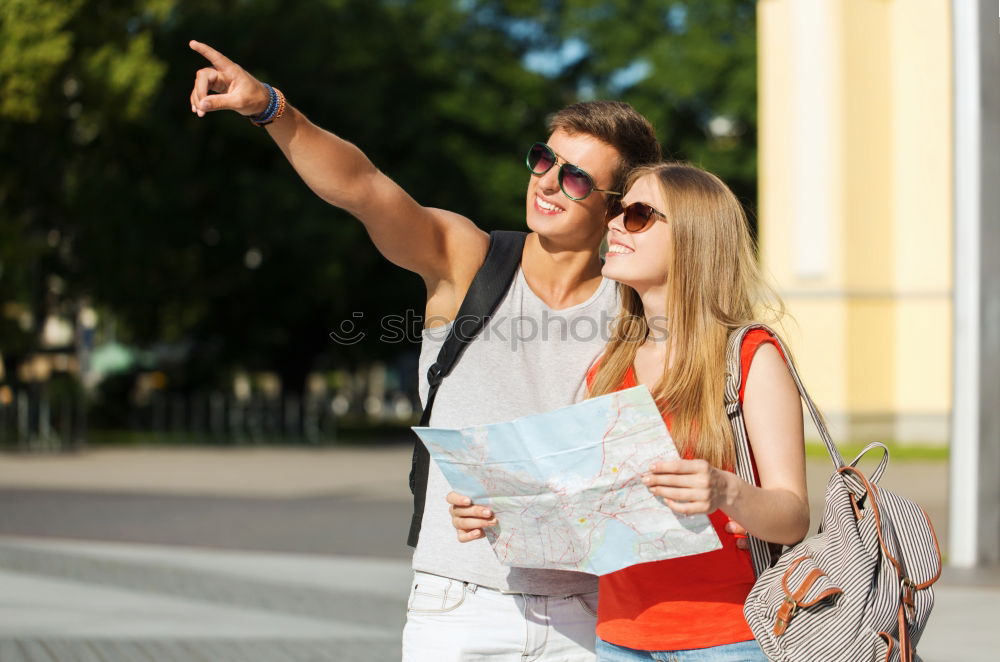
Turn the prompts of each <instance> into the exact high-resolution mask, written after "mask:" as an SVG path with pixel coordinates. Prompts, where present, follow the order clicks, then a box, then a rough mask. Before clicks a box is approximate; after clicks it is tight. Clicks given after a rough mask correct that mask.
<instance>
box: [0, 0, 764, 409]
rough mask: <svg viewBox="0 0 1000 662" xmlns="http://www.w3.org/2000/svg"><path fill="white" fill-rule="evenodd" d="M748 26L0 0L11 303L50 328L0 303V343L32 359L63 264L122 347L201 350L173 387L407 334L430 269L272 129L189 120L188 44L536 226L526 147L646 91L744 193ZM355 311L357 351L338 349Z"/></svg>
mask: <svg viewBox="0 0 1000 662" xmlns="http://www.w3.org/2000/svg"><path fill="white" fill-rule="evenodd" d="M754 20H755V18H754V3H753V2H752V1H750V0H730V1H728V2H726V1H723V0H704V1H703V2H694V1H693V0H686V1H672V2H663V1H657V0H630V1H629V2H625V1H624V0H621V1H619V0H604V1H599V0H533V1H532V2H528V1H527V0H521V1H513V0H509V1H500V0H462V1H461V2H457V1H455V0H316V1H311V2H299V3H289V2H278V1H277V0H205V1H204V2H195V1H194V0H116V1H115V2H110V1H109V0H4V1H3V3H2V4H0V21H2V23H0V146H2V152H3V154H4V155H7V156H8V160H7V162H6V167H4V168H3V169H2V170H0V301H3V302H14V303H18V302H20V303H21V304H23V305H24V306H25V307H27V308H29V309H32V310H34V311H35V320H36V328H34V329H32V330H30V331H29V332H28V333H24V332H22V331H21V330H20V327H18V326H17V324H15V323H14V321H12V320H11V319H8V317H6V316H2V315H0V318H2V320H3V321H2V323H0V347H2V349H3V350H4V352H5V354H7V355H9V354H10V353H11V352H15V353H17V352H25V351H28V350H29V349H30V346H31V339H32V338H33V337H36V336H37V331H38V329H37V322H38V321H39V320H40V319H41V313H43V312H44V310H45V309H46V307H47V306H51V305H53V298H52V292H51V287H50V286H51V283H52V282H53V281H52V278H51V277H52V276H56V277H58V279H59V281H60V282H62V283H64V284H65V285H64V287H63V289H62V293H61V294H60V295H59V297H60V298H61V299H62V300H63V301H69V302H71V301H74V300H78V299H80V298H81V297H89V298H91V299H93V300H94V301H96V302H97V303H98V304H100V306H102V307H103V308H104V309H106V310H109V311H111V312H112V313H113V315H114V316H115V317H116V318H117V319H118V320H119V321H120V324H119V331H120V333H119V337H120V338H121V339H123V340H125V341H127V342H134V343H137V344H143V345H151V344H153V343H162V342H167V343H173V344H174V345H175V346H184V347H187V348H189V352H188V354H187V355H186V359H185V360H184V361H183V362H182V363H180V364H179V365H178V366H177V367H176V368H175V369H174V370H173V372H172V373H171V377H172V381H173V383H174V384H175V385H180V386H190V387H195V386H200V385H205V384H208V383H211V382H213V381H215V380H219V379H220V378H221V376H224V375H225V374H226V372H227V370H228V369H229V368H231V367H234V366H245V367H249V368H251V369H278V370H279V371H280V372H281V373H282V375H283V377H284V381H285V384H286V386H288V387H290V388H292V389H298V388H300V387H301V385H302V382H303V378H304V376H305V374H306V373H307V372H308V371H309V370H311V369H313V368H315V367H321V366H323V365H334V364H342V363H344V362H349V361H356V360H364V359H368V358H371V357H378V356H381V357H385V358H389V357H392V356H394V355H396V354H398V353H399V352H400V350H401V349H402V348H403V347H402V346H400V345H385V344H384V343H381V342H379V339H378V336H379V334H380V329H379V327H378V324H377V322H376V320H377V319H378V318H379V317H380V316H382V315H384V314H388V313H399V312H401V311H404V310H406V309H416V310H418V311H420V310H421V309H422V304H423V288H422V285H421V283H420V281H419V279H418V278H417V277H415V276H413V275H410V274H407V273H406V272H403V271H401V270H399V269H396V268H394V267H388V268H387V263H386V262H385V260H383V259H382V258H381V256H379V255H378V253H377V252H376V251H375V249H374V248H373V247H372V245H371V243H370V241H369V240H368V238H367V237H366V236H365V232H364V229H363V228H362V227H361V225H360V224H359V223H357V222H356V221H354V220H352V219H350V218H349V217H348V216H347V215H346V214H345V213H343V212H341V211H339V210H337V209H334V208H332V207H330V206H328V205H326V204H325V203H323V202H322V201H320V200H318V199H317V198H316V197H315V196H313V195H312V193H311V192H310V191H309V190H308V189H307V188H306V187H305V186H304V185H303V184H302V183H301V182H300V181H299V180H298V178H297V177H296V176H295V174H294V172H293V171H292V170H291V168H290V166H288V164H287V163H286V162H285V161H284V159H283V157H282V156H281V155H280V153H279V152H278V150H277V149H275V147H274V146H273V145H272V144H271V141H270V140H269V138H268V137H267V135H266V133H265V132H264V131H263V130H260V129H256V128H254V127H252V126H251V125H250V124H249V123H248V122H246V121H245V120H243V119H242V118H239V117H237V116H235V115H231V114H229V115H224V114H220V115H211V116H209V117H207V118H203V119H198V118H196V117H194V116H193V115H192V114H191V113H190V110H189V106H188V102H187V99H188V94H189V91H190V87H191V83H192V81H193V78H194V72H195V70H196V69H197V68H199V67H202V66H205V65H204V63H203V61H202V60H201V58H200V56H198V55H197V54H195V53H193V52H191V51H190V50H189V49H188V48H187V42H188V40H189V39H191V38H196V39H199V40H201V41H204V42H207V43H209V44H212V45H213V46H214V47H216V48H218V49H219V50H221V51H222V52H224V53H226V54H227V55H228V56H230V57H231V58H232V59H234V60H235V61H237V62H238V63H240V64H241V65H242V66H244V67H246V68H247V69H248V70H250V71H251V72H253V73H254V74H255V75H256V76H257V77H259V78H261V79H263V80H267V81H270V82H272V83H274V84H275V85H278V86H279V87H281V89H282V90H283V91H284V92H285V93H286V95H287V96H288V98H289V100H290V101H291V102H292V103H294V104H295V105H296V106H297V107H299V108H301V109H302V110H303V111H304V112H305V113H306V114H307V115H309V116H310V117H311V118H312V119H313V120H314V121H315V122H316V123H318V124H320V125H321V126H324V127H327V128H329V129H331V130H333V131H335V132H336V133H338V134H339V135H342V136H343V137H345V138H347V139H348V140H351V141H353V142H355V143H357V144H358V145H359V146H360V147H361V148H362V149H363V150H364V151H365V152H366V153H367V154H368V155H369V156H370V157H371V158H372V160H373V161H374V162H375V164H376V165H377V166H379V167H380V168H381V169H383V170H384V171H386V172H387V173H388V174H389V175H390V176H392V177H393V178H395V179H396V180H397V181H398V182H399V183H400V184H401V185H402V186H403V187H404V188H405V189H406V190H408V191H410V192H411V193H412V194H413V195H414V196H415V197H416V198H417V199H418V200H419V201H420V202H421V203H423V204H427V205H432V206H437V207H443V208H447V209H452V210H455V211H457V212H460V213H463V214H465V215H467V216H469V217H470V218H472V219H473V220H474V221H476V222H477V223H478V224H479V225H480V226H481V227H483V228H486V229H493V228H501V227H507V228H518V227H521V226H522V224H523V218H524V215H523V214H524V190H525V183H526V180H527V173H526V172H525V169H524V166H523V153H524V150H525V148H526V146H527V145H528V144H530V143H531V142H533V141H534V140H537V139H539V138H541V137H544V125H545V115H546V114H547V113H548V112H551V111H552V110H555V109H557V108H559V107H561V106H563V105H565V104H567V103H571V102H573V101H576V100H578V99H581V98H589V97H615V98H621V99H623V100H626V101H629V102H631V103H633V104H634V105H635V106H636V107H637V108H638V109H639V110H640V111H641V112H643V113H645V114H646V115H647V116H648V117H649V118H650V119H651V120H652V121H653V122H654V124H655V125H656V126H657V127H658V129H659V131H660V137H661V139H662V140H663V142H664V144H665V146H666V148H667V151H668V152H669V153H671V154H673V155H675V156H678V157H683V158H688V159H691V160H693V161H695V162H697V163H700V164H701V165H703V166H705V167H707V168H709V169H711V170H714V171H716V172H718V173H719V174H720V175H722V176H723V178H725V179H726V180H727V181H729V182H730V183H731V184H732V185H733V186H734V188H735V189H736V190H737V192H738V193H739V194H740V195H741V196H742V197H743V198H744V199H747V200H752V199H753V197H754V193H753V192H754V175H755V171H754V168H755V166H754V164H755V157H756V155H755V147H754V143H755V124H756V121H755V113H756V97H755V89H754V88H755V73H754V72H755V68H754V67H755V62H754V60H755V55H754V32H755V26H754ZM713 122H714V123H713ZM713 127H714V129H715V130H714V131H713V130H712V128H713ZM2 312H3V311H0V313H2ZM355 312H360V313H363V314H364V316H365V317H364V322H363V323H362V326H363V328H364V330H365V331H366V332H368V337H367V338H366V341H365V342H363V343H360V344H358V345H355V346H351V347H343V346H338V345H336V344H334V343H333V342H332V341H331V339H330V338H329V337H328V333H329V332H330V331H333V330H335V329H336V328H337V327H338V325H339V323H340V322H341V321H342V320H347V319H353V317H352V315H353V313H355ZM12 348H13V349H12ZM408 349H410V350H413V349H415V348H414V347H412V346H410V347H409V348H408Z"/></svg>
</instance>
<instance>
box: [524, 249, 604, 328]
mask: <svg viewBox="0 0 1000 662" xmlns="http://www.w3.org/2000/svg"><path fill="white" fill-rule="evenodd" d="M599 248H600V244H599V243H594V244H593V248H592V249H576V250H574V249H569V248H564V247H561V246H558V245H557V244H555V243H554V242H552V241H547V240H544V239H542V238H541V237H539V236H538V234H537V233H534V232H533V233H531V234H529V235H528V238H527V239H526V240H525V242H524V253H523V254H522V257H521V269H522V270H523V272H524V278H525V280H526V281H527V282H528V286H529V287H531V290H532V291H533V292H534V293H535V294H536V295H538V297H539V298H540V299H541V300H542V301H543V302H545V305H547V306H548V307H549V308H552V309H553V310H562V309H564V308H569V307H571V306H575V305H577V304H580V303H583V302H584V301H586V300H587V299H589V298H590V297H591V296H593V294H594V292H595V291H597V287H598V286H599V285H600V284H601V260H600V255H599V253H598V251H599Z"/></svg>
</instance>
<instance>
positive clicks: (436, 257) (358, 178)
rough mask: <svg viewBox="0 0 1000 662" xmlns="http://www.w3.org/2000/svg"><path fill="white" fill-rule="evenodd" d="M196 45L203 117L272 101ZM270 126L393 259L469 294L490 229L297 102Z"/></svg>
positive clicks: (323, 191)
mask: <svg viewBox="0 0 1000 662" xmlns="http://www.w3.org/2000/svg"><path fill="white" fill-rule="evenodd" d="M190 46H191V48H192V49H193V50H195V51H197V52H198V53H200V54H201V55H203V56H204V57H205V58H206V59H207V60H208V61H209V62H210V63H211V65H212V66H211V67H206V68H203V69H200V70H199V71H198V73H197V76H196V78H195V84H194V88H193V89H192V91H191V111H192V112H194V113H196V114H197V115H198V116H199V117H204V116H205V114H206V113H209V112H212V111H216V110H233V111H236V112H238V113H239V114H241V115H244V116H251V115H257V114H259V113H261V112H263V111H264V110H265V109H266V108H267V106H268V102H269V94H268V92H267V90H266V89H265V88H264V86H263V84H262V83H261V82H260V81H258V80H256V79H255V78H254V77H253V76H251V75H250V74H249V73H247V72H246V71H245V70H244V69H243V68H242V67H240V66H239V65H238V64H236V63H235V62H233V61H232V60H230V59H229V58H227V57H226V56H224V55H223V54H222V53H219V52H218V51H216V50H215V49H213V48H212V47H210V46H208V45H206V44H203V43H201V42H197V41H191V42H190ZM210 92H215V94H210ZM266 128H267V131H268V133H269V134H270V136H271V138H272V139H273V140H274V141H275V143H277V145H278V147H279V148H280V149H281V151H282V152H283V153H284V154H285V157H286V158H287V159H288V161H289V162H290V163H291V164H292V167H293V168H295V171H296V172H297V173H298V174H299V176H300V177H301V178H302V180H303V181H304V182H305V183H306V185H307V186H309V188H310V189H312V190H313V192H315V193H316V195H318V196H319V197H320V198H322V199H323V200H325V201H326V202H328V203H330V204H331V205H334V206H336V207H340V208H341V209H344V210H346V211H348V212H349V213H351V214H352V215H354V216H355V217H357V218H358V219H359V220H360V221H361V222H362V223H363V224H364V226H365V229H366V230H367V231H368V234H369V236H371V238H372V241H373V242H374V243H375V246H376V248H378V250H379V252H381V253H382V255H384V256H385V257H386V258H387V259H388V260H390V261H391V262H393V263H394V264H397V265H399V266H401V267H403V268H404V269H408V270H410V271H413V272H416V273H418V274H420V275H421V276H422V277H423V278H424V281H425V282H426V283H427V286H428V297H430V298H433V297H434V296H435V294H437V295H442V294H445V293H443V292H440V291H439V289H440V286H442V285H457V286H458V288H459V289H460V290H461V291H460V292H456V296H459V295H462V296H464V287H463V284H464V286H467V285H468V282H470V281H471V279H472V276H473V275H474V274H475V271H476V269H478V267H479V265H480V264H481V263H482V259H483V256H484V255H485V254H486V246H487V243H488V237H487V235H486V233H485V232H483V231H482V230H480V229H479V228H477V227H476V226H475V224H473V223H472V222H471V221H470V220H469V219H467V218H465V217H464V216H461V215H459V214H455V213H453V212H448V211H444V210H441V209H431V208H428V207H423V206H421V205H420V204H418V203H417V201H416V200H414V199H413V198H412V197H410V195H409V194H407V193H406V191H404V190H403V189H402V188H400V186H399V185H397V184H396V183H395V182H394V181H392V180H391V179H389V178H388V177H386V176H385V175H384V174H383V173H382V172H381V171H379V170H378V168H376V167H375V166H374V164H372V162H371V161H370V160H369V159H368V157H367V156H365V155H364V153H363V152H362V151H361V150H360V149H358V148H357V147H355V146H354V145H352V144H351V143H349V142H347V141H346V140H343V139H341V138H339V137H337V136H335V135H334V134H332V133H330V132H329V131H326V130H324V129H322V128H320V127H318V126H316V125H315V124H313V123H312V122H310V121H309V119H308V118H307V117H306V116H305V115H304V114H302V113H301V112H300V111H298V110H297V109H296V108H294V107H293V106H291V105H287V106H286V109H285V112H284V115H283V116H282V117H281V119H279V120H278V121H275V122H273V123H271V124H268V125H267V127H266ZM445 289H451V288H447V287H446V288H445ZM445 298H448V299H450V298H451V297H449V296H445ZM459 301H460V299H459ZM440 303H443V304H446V305H444V307H443V308H444V309H447V308H451V307H452V306H451V305H448V304H447V303H446V302H440Z"/></svg>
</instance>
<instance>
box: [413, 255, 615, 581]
mask: <svg viewBox="0 0 1000 662" xmlns="http://www.w3.org/2000/svg"><path fill="white" fill-rule="evenodd" d="M617 305H618V295H617V288H616V287H615V284H614V282H612V281H610V280H608V279H604V280H603V281H602V282H601V284H600V285H599V286H598V287H597V291H596V292H594V294H593V295H592V296H591V297H590V298H589V299H588V300H587V301H584V302H583V303H580V304H577V305H575V306H572V307H570V308H564V309H562V310H553V309H551V308H549V307H548V306H547V305H545V303H544V302H543V301H542V300H541V299H540V298H539V297H538V296H537V295H536V294H535V293H534V292H532V290H531V288H530V287H529V286H528V283H527V281H526V280H525V279H524V274H523V272H522V271H521V270H520V268H519V269H518V271H517V274H516V275H515V276H514V281H513V282H512V283H511V286H510V289H509V290H508V292H507V295H506V297H504V299H503V301H501V302H500V305H499V306H498V307H497V310H496V312H495V313H494V314H493V317H492V319H491V320H490V323H489V325H488V326H487V327H486V328H484V329H483V331H482V332H481V333H480V335H479V336H478V337H477V338H476V339H475V340H474V341H473V342H472V343H471V344H470V345H469V346H468V347H467V348H466V350H465V353H464V354H463V355H462V358H461V359H460V360H459V362H458V365H457V366H455V369H454V370H453V371H452V373H451V374H450V375H449V376H448V377H445V379H444V381H443V382H442V383H441V386H440V387H439V389H438V393H437V398H436V400H435V402H434V410H433V412H432V413H431V421H430V425H431V426H432V427H441V428H461V427H466V426H470V425H483V424H487V423H499V422H501V421H508V420H511V419H514V418H519V417H521V416H528V415H531V414H538V413H542V412H545V411H549V410H552V409H556V408H557V407H563V406H565V405H568V404H572V403H573V402H576V401H578V400H579V399H581V398H582V397H583V396H584V394H585V390H586V382H585V378H586V373H587V369H588V368H589V367H590V366H591V364H593V362H594V360H595V359H596V358H597V356H598V355H599V354H600V352H601V350H602V349H603V348H604V345H605V344H606V342H607V340H608V329H609V327H610V324H611V321H612V319H614V315H615V313H616V312H617ZM450 328H451V324H447V325H445V326H440V327H437V328H434V329H424V332H423V344H422V345H421V348H420V375H421V379H420V399H421V402H426V398H427V389H428V385H427V377H426V375H427V369H428V368H429V367H430V366H431V364H432V363H434V361H435V360H436V359H437V355H438V351H439V350H440V349H441V345H442V343H444V339H445V337H446V336H447V335H448V331H449V329H450ZM450 491H451V488H450V487H449V486H448V482H447V481H446V480H445V478H444V475H443V474H442V473H441V470H440V469H439V468H438V466H437V465H436V464H435V463H434V462H433V461H432V462H431V463H430V471H429V474H428V477H427V501H426V506H425V507H424V516H423V524H422V528H421V531H420V540H419V542H418V543H417V549H416V551H415V552H414V554H413V569H414V570H419V571H422V572H428V573H431V574H435V575H441V576H443V577H448V578H451V579H457V580H461V581H467V582H471V583H474V584H479V585H480V586H486V587H489V588H494V589H497V590H499V591H504V592H510V593H531V594H535V595H550V596H557V595H573V594H576V593H588V592H591V591H596V590H597V578H596V577H594V576H593V575H589V574H585V573H581V572H568V571H564V570H539V569H532V568H511V567H507V566H504V565H501V564H500V562H499V561H497V558H496V555H495V554H494V553H493V550H492V549H491V548H490V545H489V543H488V542H487V541H486V540H475V541H472V542H467V543H460V542H458V539H457V538H456V534H455V529H454V527H453V526H452V525H451V516H450V515H449V513H448V504H447V503H446V502H445V496H446V495H447V494H448V492H450Z"/></svg>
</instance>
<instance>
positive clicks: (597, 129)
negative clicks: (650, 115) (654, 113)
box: [549, 101, 663, 193]
mask: <svg viewBox="0 0 1000 662" xmlns="http://www.w3.org/2000/svg"><path fill="white" fill-rule="evenodd" d="M556 129H562V130H563V131H565V132H567V133H582V134H586V135H590V136H593V137H595V138H597V139H598V140H601V141H603V142H606V143H607V144H609V145H611V146H612V147H614V148H615V149H616V150H618V153H619V154H621V157H622V161H621V163H619V164H618V168H617V169H616V170H615V176H614V183H613V185H612V190H615V191H621V192H622V193H624V191H622V188H621V187H622V186H624V185H625V177H627V176H628V173H629V172H630V171H631V170H632V169H633V168H636V167H638V166H641V165H649V164H651V163H656V162H658V161H660V160H662V158H663V157H662V154H661V152H660V143H659V142H657V140H656V134H655V133H654V132H653V125H652V124H650V123H649V120H647V119H646V118H645V117H643V116H642V115H640V114H639V113H638V111H636V109H635V108H633V107H632V106H630V105H629V104H627V103H624V102H622V101H582V102H580V103H575V104H573V105H572V106H567V107H566V108H563V109H562V110H560V111H559V112H557V113H555V114H553V115H552V116H551V117H550V118H549V132H550V133H551V132H554V131H555V130H556Z"/></svg>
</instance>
